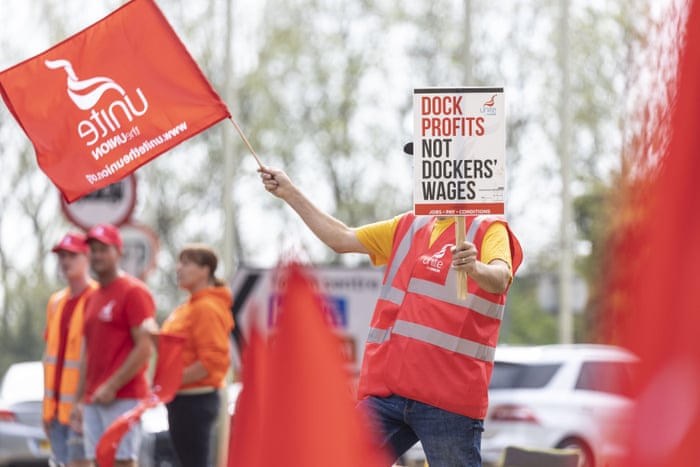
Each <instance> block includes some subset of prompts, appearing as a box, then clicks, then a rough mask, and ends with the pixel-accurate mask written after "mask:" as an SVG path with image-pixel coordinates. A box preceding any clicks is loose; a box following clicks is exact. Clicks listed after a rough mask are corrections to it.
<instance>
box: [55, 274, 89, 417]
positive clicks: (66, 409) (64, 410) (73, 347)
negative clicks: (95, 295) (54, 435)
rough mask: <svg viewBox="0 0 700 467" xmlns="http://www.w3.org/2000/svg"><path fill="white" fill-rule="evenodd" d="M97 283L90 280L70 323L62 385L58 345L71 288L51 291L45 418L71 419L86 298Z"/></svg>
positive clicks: (78, 374) (77, 376)
mask: <svg viewBox="0 0 700 467" xmlns="http://www.w3.org/2000/svg"><path fill="white" fill-rule="evenodd" d="M95 288H97V284H96V283H94V282H90V284H89V285H88V290H87V291H85V292H83V294H82V296H81V297H80V298H79V299H78V302H77V303H76V304H75V309H74V310H73V315H72V316H71V319H70V325H69V327H68V340H67V341H66V347H65V353H64V354H63V370H62V372H61V387H60V388H57V387H56V365H57V363H58V359H59V358H60V356H59V355H58V350H59V349H58V346H59V341H60V337H61V315H63V309H64V307H65V305H66V302H67V301H68V298H69V295H70V290H69V289H68V288H65V289H63V290H61V291H58V292H56V293H54V294H53V295H51V298H49V303H48V306H47V307H46V319H47V322H46V353H45V355H44V401H43V410H42V418H43V419H44V420H47V421H48V420H51V419H53V418H58V421H59V422H60V423H63V424H68V423H69V421H70V411H71V407H72V406H73V403H74V402H75V393H76V391H77V389H78V379H79V376H80V353H81V346H82V339H83V318H84V311H85V299H86V298H87V297H88V296H89V295H90V293H91V291H92V290H94V289H95Z"/></svg>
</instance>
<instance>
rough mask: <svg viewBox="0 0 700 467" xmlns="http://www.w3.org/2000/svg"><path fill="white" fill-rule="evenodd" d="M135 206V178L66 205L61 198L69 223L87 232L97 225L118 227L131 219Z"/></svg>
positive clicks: (119, 182)
mask: <svg viewBox="0 0 700 467" xmlns="http://www.w3.org/2000/svg"><path fill="white" fill-rule="evenodd" d="M135 205H136V177H135V176H134V175H133V174H131V175H129V176H128V177H126V178H124V179H122V180H119V181H118V182H115V183H112V184H111V185H109V186H106V187H104V188H102V189H100V190H97V191H93V192H92V193H90V194H88V195H86V196H83V197H82V198H80V199H79V200H77V201H74V202H72V203H68V202H67V201H66V200H65V199H64V198H63V197H61V208H62V209H63V213H64V214H65V215H66V217H67V218H68V220H69V221H71V222H72V223H73V224H75V225H77V226H78V227H80V228H81V229H84V230H89V229H90V227H92V226H94V225H97V224H113V225H116V226H120V225H121V224H123V223H125V222H127V221H128V220H129V219H130V218H131V214H132V213H133V211H134V206H135Z"/></svg>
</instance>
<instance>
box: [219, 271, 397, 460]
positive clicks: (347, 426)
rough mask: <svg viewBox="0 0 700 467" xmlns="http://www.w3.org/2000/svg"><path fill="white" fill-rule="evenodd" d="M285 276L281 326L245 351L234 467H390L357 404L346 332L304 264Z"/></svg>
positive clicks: (234, 433) (231, 453)
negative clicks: (339, 331)
mask: <svg viewBox="0 0 700 467" xmlns="http://www.w3.org/2000/svg"><path fill="white" fill-rule="evenodd" d="M280 276H281V278H282V280H281V283H283V284H284V289H283V290H282V293H281V296H280V302H279V303H280V311H279V314H278V322H277V327H276V329H275V332H274V334H273V335H272V336H271V337H270V339H269V340H268V341H267V342H264V341H263V340H262V338H261V337H259V336H257V335H256V334H255V333H253V334H252V337H251V339H250V343H249V344H248V347H247V349H246V351H245V354H244V356H243V365H244V367H243V391H242V392H241V395H240V399H239V403H238V405H237V410H236V413H235V416H234V420H233V425H232V429H231V449H230V450H229V462H228V465H229V467H233V466H240V467H243V466H245V467H272V466H280V465H284V466H289V467H297V466H298V467H328V466H329V465H332V466H334V467H357V466H363V467H375V466H376V467H379V466H388V465H390V464H391V460H390V459H389V458H388V457H387V456H385V454H384V452H383V451H381V450H380V449H379V448H378V445H377V444H376V443H375V440H374V437H373V434H372V432H371V429H370V426H369V425H368V424H367V423H366V420H365V419H364V417H363V415H362V414H361V413H360V412H358V411H357V410H356V409H355V398H354V397H353V392H354V391H353V389H352V386H351V381H350V378H349V375H348V373H347V370H346V369H345V361H344V359H343V356H342V354H341V349H340V344H339V342H338V338H337V336H335V335H334V333H333V331H332V329H331V327H330V326H329V324H328V323H327V322H326V321H324V315H323V311H322V308H321V302H320V300H319V297H318V296H317V295H316V294H315V293H314V290H313V285H312V282H311V280H310V278H309V277H308V276H306V274H305V272H304V271H302V269H301V268H300V267H299V266H289V267H288V268H285V269H284V270H282V271H281V274H280ZM258 352H260V353H258ZM256 353H257V355H256ZM245 365H253V366H252V367H250V366H249V367H248V368H245ZM249 424H251V425H249ZM249 426H250V428H251V429H250V431H248V429H249Z"/></svg>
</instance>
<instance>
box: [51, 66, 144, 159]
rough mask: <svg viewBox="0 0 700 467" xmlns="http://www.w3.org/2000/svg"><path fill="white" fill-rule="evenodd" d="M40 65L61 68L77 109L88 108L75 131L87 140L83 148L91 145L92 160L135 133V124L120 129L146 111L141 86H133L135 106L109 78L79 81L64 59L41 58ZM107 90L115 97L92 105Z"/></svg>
mask: <svg viewBox="0 0 700 467" xmlns="http://www.w3.org/2000/svg"><path fill="white" fill-rule="evenodd" d="M44 64H45V65H46V67H47V68H49V69H51V70H56V69H60V68H63V70H64V71H65V73H66V75H67V92H68V96H69V97H70V98H71V100H72V101H73V103H74V104H75V106H76V107H78V108H79V109H80V110H84V111H88V110H89V111H90V115H89V117H88V118H87V119H84V120H81V121H80V122H79V123H78V127H77V131H78V135H79V136H80V138H81V139H83V140H87V141H85V145H86V146H87V147H91V146H94V147H93V148H92V149H91V151H92V157H93V158H94V159H95V160H99V159H101V158H102V157H103V156H105V155H106V154H108V153H109V152H110V151H111V150H112V149H115V148H116V147H118V146H120V145H121V144H124V143H126V142H127V141H128V140H130V139H132V138H133V137H135V136H138V134H139V130H138V127H136V126H133V127H132V128H130V129H128V130H123V129H122V125H124V126H126V125H129V124H130V123H132V122H133V121H134V117H141V116H142V115H144V114H145V113H146V112H147V111H148V101H147V100H146V97H145V96H144V95H143V92H142V91H141V88H136V94H137V95H138V97H139V100H140V105H139V108H138V109H137V108H136V106H135V105H134V103H133V102H132V100H131V98H130V97H129V95H128V94H127V93H126V91H124V88H122V87H121V86H120V85H118V84H117V83H116V82H115V81H114V80H113V79H111V78H107V77H103V76H98V77H95V78H88V79H84V80H80V79H78V75H77V74H76V73H75V71H74V70H73V65H72V64H71V63H70V62H69V61H68V60H64V59H58V60H45V61H44ZM109 91H113V92H116V93H118V94H119V97H118V98H116V99H114V100H112V101H111V102H110V103H109V104H108V105H106V106H102V107H100V108H96V107H97V104H98V103H99V102H100V101H101V100H102V97H103V96H104V95H105V94H107V93H108V92H109ZM97 143H99V144H97Z"/></svg>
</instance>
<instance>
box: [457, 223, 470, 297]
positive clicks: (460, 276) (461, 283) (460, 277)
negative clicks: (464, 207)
mask: <svg viewBox="0 0 700 467" xmlns="http://www.w3.org/2000/svg"><path fill="white" fill-rule="evenodd" d="M455 229H456V240H457V245H461V244H462V242H464V236H465V233H464V230H465V229H464V216H456V217H455ZM468 280H469V279H468V277H467V273H466V271H457V298H458V299H459V300H466V299H467V281H468Z"/></svg>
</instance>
